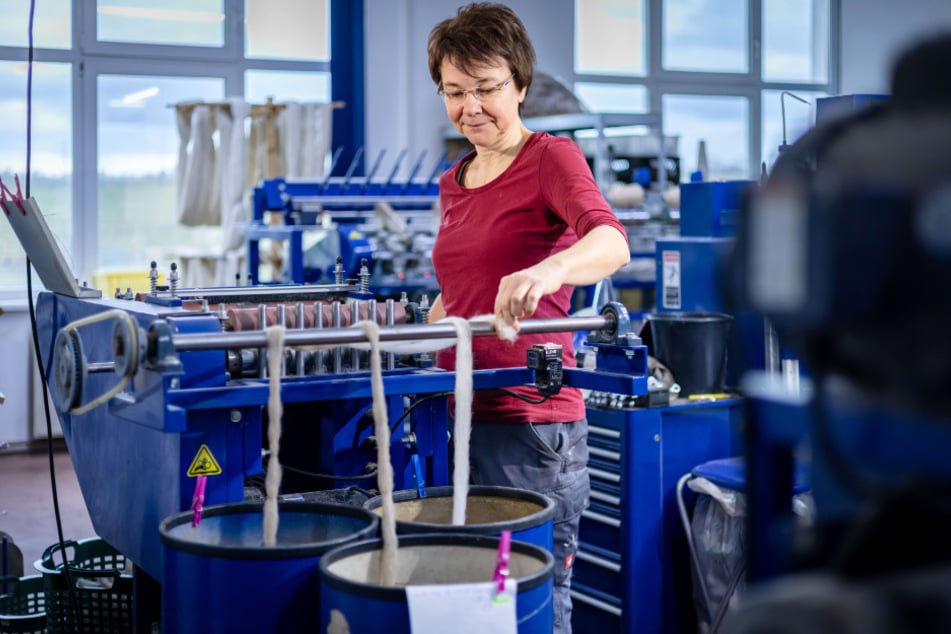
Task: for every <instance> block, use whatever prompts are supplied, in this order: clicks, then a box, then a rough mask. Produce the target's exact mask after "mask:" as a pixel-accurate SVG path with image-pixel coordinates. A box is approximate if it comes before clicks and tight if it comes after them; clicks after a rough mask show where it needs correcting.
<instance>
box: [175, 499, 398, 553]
mask: <svg viewBox="0 0 951 634" xmlns="http://www.w3.org/2000/svg"><path fill="white" fill-rule="evenodd" d="M193 516H194V513H193V512H192V511H185V512H183V513H178V514H176V515H172V516H170V517H167V518H165V520H163V521H162V523H161V524H160V525H159V535H160V537H161V538H162V542H163V543H164V544H165V546H166V547H168V548H172V549H174V550H178V551H183V552H188V553H191V554H194V555H199V556H202V557H208V558H215V559H261V560H272V559H294V558H300V557H310V556H317V555H321V554H322V553H324V552H326V551H327V550H330V549H332V548H335V547H337V546H340V545H342V544H345V543H347V542H350V541H353V540H354V539H367V538H369V537H372V536H373V535H375V534H376V531H377V529H378V527H379V523H380V520H379V518H378V517H377V516H376V515H374V514H373V513H371V512H370V511H367V510H365V509H362V508H360V507H358V506H349V505H345V504H332V503H318V502H281V503H279V504H278V519H279V521H278V529H277V544H275V545H274V546H265V545H264V521H263V519H264V505H263V504H262V503H260V502H237V503H233V504H219V505H217V506H209V507H206V508H205V509H204V511H203V512H202V517H201V522H200V523H199V524H198V526H192V517H193Z"/></svg>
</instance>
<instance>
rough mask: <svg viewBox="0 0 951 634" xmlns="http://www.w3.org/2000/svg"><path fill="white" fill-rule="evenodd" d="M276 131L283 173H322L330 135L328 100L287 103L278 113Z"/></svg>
mask: <svg viewBox="0 0 951 634" xmlns="http://www.w3.org/2000/svg"><path fill="white" fill-rule="evenodd" d="M278 134H279V142H280V144H281V146H282V147H283V152H281V154H280V156H281V158H282V160H283V175H284V176H285V177H287V178H305V179H307V178H311V179H314V178H322V177H323V175H324V162H325V160H326V158H327V154H328V153H329V152H330V142H331V139H332V136H333V106H332V105H331V104H329V103H298V102H289V103H287V104H286V105H285V107H284V110H282V111H281V114H280V115H278Z"/></svg>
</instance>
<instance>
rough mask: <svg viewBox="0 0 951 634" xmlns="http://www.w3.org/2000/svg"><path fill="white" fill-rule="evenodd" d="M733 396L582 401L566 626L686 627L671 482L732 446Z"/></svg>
mask: <svg viewBox="0 0 951 634" xmlns="http://www.w3.org/2000/svg"><path fill="white" fill-rule="evenodd" d="M741 403H742V401H741V400H740V399H729V400H720V401H713V402H689V401H688V402H678V401H674V402H673V403H672V404H671V405H669V406H665V407H655V408H631V409H600V408H592V407H589V408H588V412H587V414H588V423H589V425H590V428H589V433H588V446H589V453H590V455H589V461H588V468H589V471H590V474H591V504H590V506H589V508H588V509H587V510H586V511H585V512H584V514H583V515H582V518H581V529H580V534H579V539H580V541H579V549H578V555H577V558H576V560H575V563H574V566H575V568H574V576H573V578H572V591H571V594H572V597H573V603H574V612H573V615H572V624H573V626H574V629H575V631H577V632H599V633H600V634H606V633H607V632H637V633H638V634H655V633H677V632H682V631H688V629H689V628H686V629H685V627H684V626H685V625H687V623H686V621H687V618H688V617H689V612H686V611H685V610H689V604H690V591H689V588H690V586H689V583H690V573H689V569H688V565H689V556H688V552H687V548H686V545H685V544H684V543H683V532H682V529H681V527H680V526H679V520H678V519H677V502H676V497H675V496H676V485H677V480H678V479H679V478H680V477H681V476H682V475H684V474H685V473H688V472H689V471H690V470H691V469H693V468H694V467H695V466H697V465H698V464H701V463H703V462H706V461H708V460H713V459H715V458H724V457H727V456H730V455H735V454H736V453H738V452H739V450H740V444H739V443H740V433H739V420H740V412H741ZM678 601H681V602H682V603H678Z"/></svg>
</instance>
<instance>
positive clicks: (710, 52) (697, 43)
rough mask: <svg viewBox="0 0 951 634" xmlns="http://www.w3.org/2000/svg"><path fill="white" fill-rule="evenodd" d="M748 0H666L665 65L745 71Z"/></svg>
mask: <svg viewBox="0 0 951 634" xmlns="http://www.w3.org/2000/svg"><path fill="white" fill-rule="evenodd" d="M746 9H747V0H664V8H663V14H662V15H663V23H664V39H663V40H662V48H663V60H664V68H665V69H667V70H690V71H703V72H710V73H745V72H747V71H748V70H749V65H748V63H747V58H748V55H747V51H748V50H749V38H747V36H746V34H747V31H748V29H749V26H748V25H749V15H748V14H747V11H746Z"/></svg>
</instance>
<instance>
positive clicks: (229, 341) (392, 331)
mask: <svg viewBox="0 0 951 634" xmlns="http://www.w3.org/2000/svg"><path fill="white" fill-rule="evenodd" d="M470 323H471V325H472V335H473V336H474V337H486V336H490V335H495V334H496V332H495V327H494V326H493V325H492V324H491V323H488V322H484V321H476V322H470ZM519 323H520V331H519V332H520V334H539V333H546V332H575V331H579V330H600V329H603V328H610V327H613V326H614V325H615V324H614V319H613V318H611V317H608V316H604V315H598V316H591V317H560V318H554V319H526V320H524V321H521V322H519ZM455 336H456V331H455V329H454V328H453V327H452V326H451V325H450V324H439V323H435V324H409V325H397V326H381V327H380V341H412V340H414V339H451V338H454V337H455ZM366 340H367V338H366V335H365V334H364V332H363V330H361V329H360V328H352V327H348V328H323V329H308V330H288V331H287V332H286V333H285V335H284V345H286V346H316V345H340V344H350V343H363V342H365V341H366ZM172 343H173V345H174V347H175V350H177V351H179V352H185V351H190V350H224V349H230V348H262V347H265V346H266V345H267V341H266V335H265V333H264V332H263V331H259V330H258V331H242V332H222V333H214V334H194V335H174V336H173V338H172Z"/></svg>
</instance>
